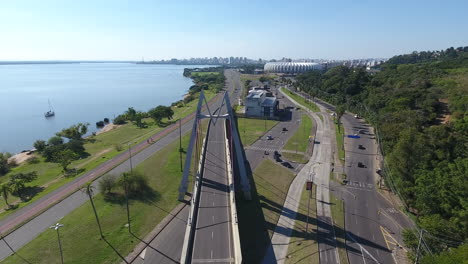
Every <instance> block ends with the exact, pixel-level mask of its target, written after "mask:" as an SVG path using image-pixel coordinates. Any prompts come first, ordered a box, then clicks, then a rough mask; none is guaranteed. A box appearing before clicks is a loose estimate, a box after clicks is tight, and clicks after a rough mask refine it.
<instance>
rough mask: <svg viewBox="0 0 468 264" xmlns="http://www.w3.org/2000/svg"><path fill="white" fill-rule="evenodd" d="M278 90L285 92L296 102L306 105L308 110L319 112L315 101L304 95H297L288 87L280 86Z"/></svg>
mask: <svg viewBox="0 0 468 264" xmlns="http://www.w3.org/2000/svg"><path fill="white" fill-rule="evenodd" d="M280 91H281V92H283V93H285V94H287V95H288V96H289V97H291V98H292V99H294V101H296V102H298V103H299V104H301V105H302V106H304V107H307V108H308V109H309V110H310V111H312V112H320V108H319V107H318V106H317V105H316V104H315V103H313V102H311V101H308V100H306V99H305V98H304V97H302V96H300V95H297V94H295V93H293V92H291V91H290V90H288V89H284V88H280Z"/></svg>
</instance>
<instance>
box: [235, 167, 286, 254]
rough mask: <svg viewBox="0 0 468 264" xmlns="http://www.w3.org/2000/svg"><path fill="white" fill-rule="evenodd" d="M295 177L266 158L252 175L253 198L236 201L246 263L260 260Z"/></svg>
mask: <svg viewBox="0 0 468 264" xmlns="http://www.w3.org/2000/svg"><path fill="white" fill-rule="evenodd" d="M294 177H295V175H294V174H293V173H292V172H291V171H290V170H288V169H285V168H284V167H282V166H280V165H277V164H276V163H274V162H273V161H271V160H270V159H265V160H264V161H262V163H261V164H260V165H259V166H258V167H257V168H256V170H255V172H253V174H252V178H251V185H252V200H251V201H245V200H242V199H238V200H237V210H238V216H239V233H240V239H241V246H242V256H243V261H244V262H245V263H261V261H262V259H263V256H264V255H265V252H266V249H267V247H268V245H269V243H270V238H271V236H272V235H273V232H274V230H275V227H276V224H277V222H278V219H279V216H280V214H281V210H282V209H283V204H284V201H285V199H286V195H287V192H288V189H289V185H290V184H291V182H292V180H293V179H294Z"/></svg>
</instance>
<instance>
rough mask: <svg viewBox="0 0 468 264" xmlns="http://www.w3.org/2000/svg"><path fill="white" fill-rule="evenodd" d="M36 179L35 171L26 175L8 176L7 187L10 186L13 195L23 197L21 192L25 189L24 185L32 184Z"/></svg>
mask: <svg viewBox="0 0 468 264" xmlns="http://www.w3.org/2000/svg"><path fill="white" fill-rule="evenodd" d="M35 179H37V173H36V172H35V171H33V172H28V173H17V174H13V175H11V176H10V180H9V181H8V183H7V184H8V185H9V186H10V191H11V193H13V194H16V195H18V196H19V197H23V191H24V190H25V188H26V183H29V182H32V181H34V180H35Z"/></svg>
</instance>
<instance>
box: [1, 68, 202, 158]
mask: <svg viewBox="0 0 468 264" xmlns="http://www.w3.org/2000/svg"><path fill="white" fill-rule="evenodd" d="M188 67H191V68H193V67H203V66H196V65H190V66H184V65H156V64H133V63H79V64H78V63H77V64H35V65H0V120H1V121H0V124H1V125H0V152H6V151H8V152H11V153H17V152H20V151H22V150H27V149H31V148H32V145H33V143H34V141H36V140H37V139H43V140H47V139H48V138H50V137H51V136H53V135H54V134H55V133H56V132H58V131H60V130H62V129H63V128H66V127H69V126H71V125H73V124H76V123H79V122H82V123H84V122H88V123H90V126H89V131H90V132H94V131H97V130H98V129H97V128H96V126H95V124H96V122H97V121H99V120H103V119H104V118H105V117H107V118H109V119H113V118H114V116H117V115H119V114H121V113H122V112H124V111H125V110H127V108H128V107H134V108H135V109H136V110H141V111H147V110H148V109H150V108H152V107H155V106H157V105H170V104H171V103H172V102H175V101H177V100H180V99H182V97H183V95H184V94H185V93H187V91H188V88H189V87H190V86H191V85H192V84H193V83H192V80H191V79H190V78H186V77H184V76H183V75H182V73H183V70H184V68H188ZM48 100H50V102H51V105H52V108H53V110H54V111H55V116H54V117H51V118H45V117H44V112H46V111H48V109H49V105H48Z"/></svg>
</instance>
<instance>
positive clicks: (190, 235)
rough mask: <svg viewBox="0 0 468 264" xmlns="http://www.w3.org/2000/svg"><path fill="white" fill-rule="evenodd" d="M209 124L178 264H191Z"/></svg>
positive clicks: (208, 129)
mask: <svg viewBox="0 0 468 264" xmlns="http://www.w3.org/2000/svg"><path fill="white" fill-rule="evenodd" d="M210 124H211V120H210V122H209V123H208V128H207V132H206V137H205V138H204V139H203V144H202V149H201V155H200V161H199V162H198V169H197V175H196V180H195V184H194V185H193V193H192V199H191V202H190V211H189V215H188V219H187V226H186V228H185V236H184V245H183V246H182V254H181V256H180V263H182V264H185V263H191V258H192V250H193V239H194V237H195V229H196V227H197V214H198V202H199V197H200V195H199V193H200V185H201V179H202V177H203V165H204V163H205V154H206V145H207V142H208V140H207V139H208V136H209V135H210Z"/></svg>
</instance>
